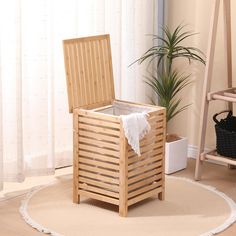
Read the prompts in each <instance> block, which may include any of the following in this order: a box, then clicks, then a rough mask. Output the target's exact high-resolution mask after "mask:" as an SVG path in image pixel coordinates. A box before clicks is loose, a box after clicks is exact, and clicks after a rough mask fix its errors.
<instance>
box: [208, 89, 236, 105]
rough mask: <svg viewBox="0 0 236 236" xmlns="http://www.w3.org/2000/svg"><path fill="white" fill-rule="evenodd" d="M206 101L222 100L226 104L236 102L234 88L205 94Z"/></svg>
mask: <svg viewBox="0 0 236 236" xmlns="http://www.w3.org/2000/svg"><path fill="white" fill-rule="evenodd" d="M207 99H208V101H211V100H222V101H227V102H236V88H228V89H225V90H221V91H217V92H210V93H208V94H207Z"/></svg>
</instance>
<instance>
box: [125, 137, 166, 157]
mask: <svg viewBox="0 0 236 236" xmlns="http://www.w3.org/2000/svg"><path fill="white" fill-rule="evenodd" d="M162 147H163V143H162V142H160V141H159V142H155V143H150V144H148V145H146V146H144V147H141V155H142V154H143V153H145V152H146V151H148V150H153V149H156V148H162ZM134 155H137V154H136V153H135V152H134V151H133V150H132V149H131V150H130V151H129V152H128V156H129V157H131V156H134Z"/></svg>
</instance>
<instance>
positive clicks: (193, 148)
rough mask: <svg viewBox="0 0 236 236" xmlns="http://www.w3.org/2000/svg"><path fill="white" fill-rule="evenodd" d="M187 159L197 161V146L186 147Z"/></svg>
mask: <svg viewBox="0 0 236 236" xmlns="http://www.w3.org/2000/svg"><path fill="white" fill-rule="evenodd" d="M188 158H194V159H197V146H194V145H190V144H189V145H188Z"/></svg>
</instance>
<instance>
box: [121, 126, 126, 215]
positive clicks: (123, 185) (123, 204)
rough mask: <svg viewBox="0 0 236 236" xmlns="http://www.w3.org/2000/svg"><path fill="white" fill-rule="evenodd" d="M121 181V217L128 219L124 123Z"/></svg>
mask: <svg viewBox="0 0 236 236" xmlns="http://www.w3.org/2000/svg"><path fill="white" fill-rule="evenodd" d="M119 164H120V165H119V167H120V176H119V177H120V179H119V215H120V216H123V217H126V216H127V212H128V142H127V139H126V137H125V133H124V130H123V125H122V122H121V123H120V163H119Z"/></svg>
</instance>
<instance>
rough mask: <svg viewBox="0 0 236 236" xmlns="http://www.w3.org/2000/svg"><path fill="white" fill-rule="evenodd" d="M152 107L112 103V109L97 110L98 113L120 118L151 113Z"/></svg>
mask: <svg viewBox="0 0 236 236" xmlns="http://www.w3.org/2000/svg"><path fill="white" fill-rule="evenodd" d="M153 110H154V109H153V108H152V107H148V106H143V105H138V106H137V105H132V104H129V103H120V102H113V104H112V107H109V108H104V109H103V108H101V109H99V110H97V111H96V112H98V113H103V114H108V115H114V116H121V115H130V114H132V113H143V112H144V113H148V112H150V111H153Z"/></svg>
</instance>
